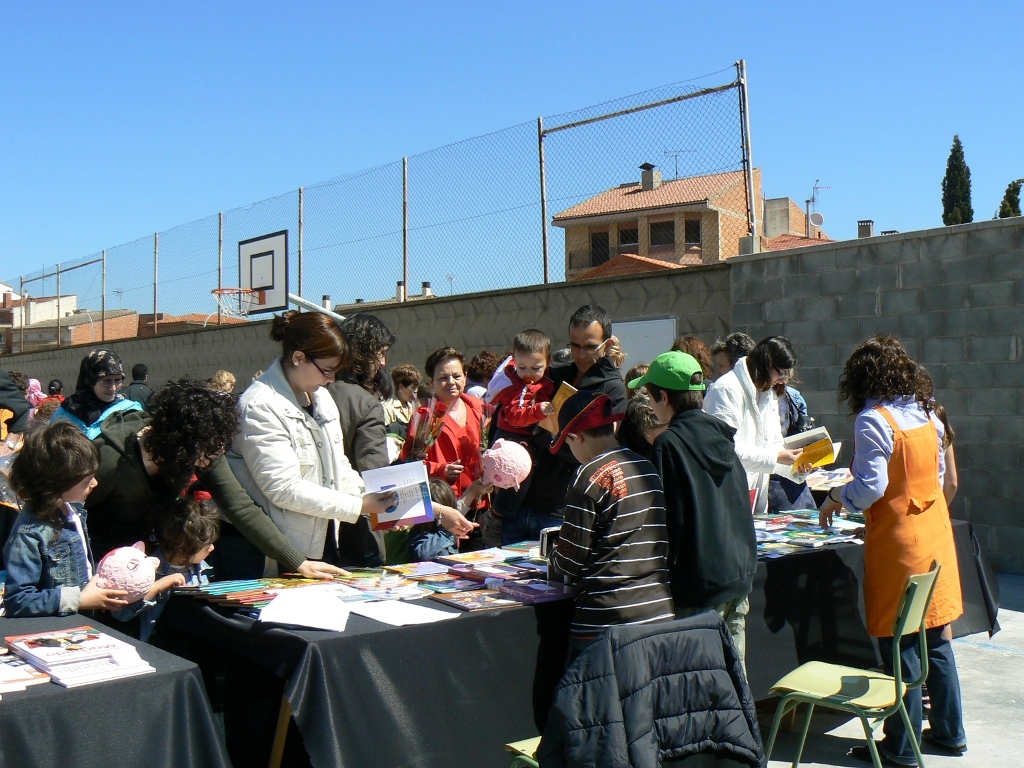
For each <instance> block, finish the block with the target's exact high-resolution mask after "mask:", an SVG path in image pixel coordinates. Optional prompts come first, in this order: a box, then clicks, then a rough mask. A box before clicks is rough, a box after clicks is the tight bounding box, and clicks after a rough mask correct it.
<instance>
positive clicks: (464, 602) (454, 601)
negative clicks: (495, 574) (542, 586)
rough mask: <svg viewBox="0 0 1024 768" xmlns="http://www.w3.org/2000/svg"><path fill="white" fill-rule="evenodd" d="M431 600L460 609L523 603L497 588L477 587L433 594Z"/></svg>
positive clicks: (503, 606)
mask: <svg viewBox="0 0 1024 768" xmlns="http://www.w3.org/2000/svg"><path fill="white" fill-rule="evenodd" d="M430 599H431V600H437V601H438V602H441V603H444V604H445V605H450V606H452V607H453V608H458V609H459V610H460V611H489V610H492V609H494V608H511V607H513V606H517V605H522V603H520V602H519V601H518V600H513V599H512V598H510V597H505V596H504V595H502V594H501V593H500V592H498V591H497V590H496V589H476V590H473V591H471V592H453V593H452V594H450V595H431V596H430Z"/></svg>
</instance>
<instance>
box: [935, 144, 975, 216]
mask: <svg viewBox="0 0 1024 768" xmlns="http://www.w3.org/2000/svg"><path fill="white" fill-rule="evenodd" d="M971 221H974V209H973V208H971V169H970V168H968V167H967V161H966V160H965V159H964V145H963V144H961V143H960V137H959V136H954V137H953V148H952V149H951V150H950V151H949V159H948V160H947V161H946V175H945V176H944V177H943V179H942V223H943V224H945V225H947V226H949V225H951V224H967V223H968V222H971Z"/></svg>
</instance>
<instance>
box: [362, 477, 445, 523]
mask: <svg viewBox="0 0 1024 768" xmlns="http://www.w3.org/2000/svg"><path fill="white" fill-rule="evenodd" d="M362 475H363V483H364V484H365V485H366V491H367V493H370V492H372V491H395V492H396V493H397V494H398V504H397V505H396V506H395V507H392V508H391V509H389V510H388V511H387V512H382V513H380V514H379V515H378V514H374V515H371V519H370V523H371V527H372V528H373V530H375V531H382V530H387V529H388V528H394V527H395V526H397V525H415V524H416V523H429V522H430V521H431V520H433V519H434V508H433V507H432V506H431V505H430V484H429V481H428V479H427V466H426V464H424V463H423V462H422V461H413V462H410V463H408V464H394V465H392V466H390V467H380V468H379V469H367V470H366V471H364V472H363V473H362Z"/></svg>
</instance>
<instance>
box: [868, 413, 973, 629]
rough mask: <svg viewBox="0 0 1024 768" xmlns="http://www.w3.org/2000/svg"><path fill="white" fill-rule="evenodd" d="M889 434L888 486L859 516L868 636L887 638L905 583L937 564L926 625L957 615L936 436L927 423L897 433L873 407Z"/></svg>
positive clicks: (953, 558)
mask: <svg viewBox="0 0 1024 768" xmlns="http://www.w3.org/2000/svg"><path fill="white" fill-rule="evenodd" d="M876 410H877V411H879V412H880V413H881V414H882V416H884V417H885V420H886V421H888V422H889V426H891V427H892V431H893V448H892V457H891V458H890V459H889V469H888V471H889V484H888V486H887V487H886V489H885V494H884V495H883V496H882V498H880V499H879V500H878V501H876V502H875V503H874V504H872V505H871V506H870V507H869V508H868V509H867V511H866V514H865V518H866V526H865V540H864V607H865V609H866V611H867V624H868V626H867V629H868V634H870V635H871V636H873V637H892V629H893V622H895V620H896V613H897V611H898V610H899V605H900V600H901V599H902V597H903V590H904V588H905V587H906V584H907V577H908V576H910V575H912V574H915V573H924V572H925V571H928V570H929V569H930V568H931V565H932V561H933V560H938V561H939V563H940V564H941V565H942V573H941V574H940V575H939V580H938V582H937V583H936V585H935V593H934V594H933V596H932V602H931V606H930V607H929V608H928V617H927V620H926V626H927V627H928V628H929V629H932V628H934V627H942V626H945V625H946V624H949V623H950V622H951V621H953V620H954V619H956V618H957V617H959V616H960V615H961V614H962V613H963V600H962V598H961V596H960V573H959V571H958V569H957V561H956V546H955V544H954V543H953V528H952V525H951V524H950V522H949V509H948V508H947V507H946V499H945V497H944V496H943V495H942V485H941V483H940V481H939V438H938V432H937V431H936V429H935V425H934V424H932V423H931V422H930V421H929V422H928V423H927V424H925V425H924V426H921V427H915V428H914V429H910V430H907V431H906V432H904V431H903V430H901V429H900V428H899V427H898V426H897V425H896V422H895V420H894V419H893V418H892V416H891V415H890V413H889V412H888V411H887V410H886V409H885V408H882V407H881V406H877V407H876Z"/></svg>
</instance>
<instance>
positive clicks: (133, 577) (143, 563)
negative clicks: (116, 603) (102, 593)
mask: <svg viewBox="0 0 1024 768" xmlns="http://www.w3.org/2000/svg"><path fill="white" fill-rule="evenodd" d="M158 565H160V561H159V560H157V559H156V558H155V557H146V546H145V545H144V544H143V543H142V542H141V541H137V542H135V544H134V545H133V546H130V547H119V548H117V549H115V550H112V551H111V552H108V553H107V554H105V555H104V556H103V559H102V560H100V564H99V567H98V568H97V569H96V575H97V576H98V577H99V578H97V579H96V586H97V587H101V588H103V589H123V590H124V591H125V592H127V593H128V594H127V595H125V597H124V599H125V600H127V601H128V602H129V603H134V602H136V601H137V600H141V599H142V598H144V597H145V596H146V593H147V592H149V590H151V589H152V588H153V582H155V581H156V569H157V566H158Z"/></svg>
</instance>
